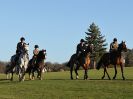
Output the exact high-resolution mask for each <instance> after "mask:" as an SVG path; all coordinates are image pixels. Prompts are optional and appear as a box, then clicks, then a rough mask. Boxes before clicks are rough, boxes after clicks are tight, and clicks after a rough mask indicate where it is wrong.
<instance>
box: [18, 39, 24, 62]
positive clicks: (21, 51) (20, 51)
mask: <svg viewBox="0 0 133 99" xmlns="http://www.w3.org/2000/svg"><path fill="white" fill-rule="evenodd" d="M25 44H26V43H25V38H24V37H21V38H20V42H18V44H17V50H16V56H17V60H18V59H19V56H20V55H21V53H23V52H24V45H25Z"/></svg>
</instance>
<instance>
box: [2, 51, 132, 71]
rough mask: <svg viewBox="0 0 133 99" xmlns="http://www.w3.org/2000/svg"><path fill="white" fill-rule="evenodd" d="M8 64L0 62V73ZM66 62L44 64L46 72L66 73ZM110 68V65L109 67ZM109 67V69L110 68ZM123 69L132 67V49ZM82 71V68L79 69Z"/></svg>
mask: <svg viewBox="0 0 133 99" xmlns="http://www.w3.org/2000/svg"><path fill="white" fill-rule="evenodd" d="M8 64H9V62H2V61H0V73H4V72H5V69H6V66H7V65H8ZM66 64H67V62H65V63H61V64H60V63H52V62H46V65H45V68H46V70H47V72H59V71H61V72H63V71H68V70H69V67H67V66H66ZM111 66H112V65H111ZM111 66H110V67H111ZM125 67H133V49H128V51H127V52H126V53H125ZM94 68H95V67H94V65H93V61H91V64H90V69H94ZM80 69H82V67H81V68H80Z"/></svg>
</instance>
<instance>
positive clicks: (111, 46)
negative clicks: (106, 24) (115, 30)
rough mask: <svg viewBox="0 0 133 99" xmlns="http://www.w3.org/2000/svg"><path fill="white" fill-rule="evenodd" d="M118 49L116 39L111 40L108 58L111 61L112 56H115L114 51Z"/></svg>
mask: <svg viewBox="0 0 133 99" xmlns="http://www.w3.org/2000/svg"><path fill="white" fill-rule="evenodd" d="M117 49H118V43H117V38H114V39H113V42H112V43H111V44H110V53H111V55H110V58H111V60H113V58H114V56H115V55H116V51H117Z"/></svg>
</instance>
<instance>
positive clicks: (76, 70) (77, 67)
mask: <svg viewBox="0 0 133 99" xmlns="http://www.w3.org/2000/svg"><path fill="white" fill-rule="evenodd" d="M78 70H79V66H78V65H77V66H76V68H75V73H76V79H79V75H78Z"/></svg>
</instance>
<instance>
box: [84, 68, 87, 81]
mask: <svg viewBox="0 0 133 99" xmlns="http://www.w3.org/2000/svg"><path fill="white" fill-rule="evenodd" d="M87 72H88V70H87V69H85V74H84V80H86V79H87V78H88V73H87Z"/></svg>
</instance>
